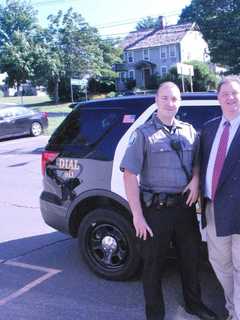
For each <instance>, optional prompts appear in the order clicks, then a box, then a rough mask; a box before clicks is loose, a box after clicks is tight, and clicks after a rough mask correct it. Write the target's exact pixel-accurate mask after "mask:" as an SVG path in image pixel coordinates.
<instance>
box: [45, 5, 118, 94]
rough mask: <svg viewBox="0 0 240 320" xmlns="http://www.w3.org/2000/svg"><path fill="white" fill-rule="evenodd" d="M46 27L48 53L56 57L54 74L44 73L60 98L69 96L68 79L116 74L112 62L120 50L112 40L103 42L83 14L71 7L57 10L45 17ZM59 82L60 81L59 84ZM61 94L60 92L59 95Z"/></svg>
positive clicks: (97, 77) (115, 59) (106, 76)
mask: <svg viewBox="0 0 240 320" xmlns="http://www.w3.org/2000/svg"><path fill="white" fill-rule="evenodd" d="M48 20H49V27H48V29H47V30H46V34H45V43H46V45H47V47H48V50H49V56H50V57H53V60H55V59H56V58H57V60H58V63H57V66H58V68H57V72H55V71H54V77H52V75H51V74H50V75H49V74H47V77H48V80H49V83H50V86H49V88H54V92H55V93H56V92H57V87H58V86H59V87H61V88H62V90H61V92H59V95H60V99H64V98H65V99H69V98H70V79H71V78H80V79H81V78H82V77H83V76H86V75H89V76H90V77H91V78H96V79H100V78H102V77H104V78H107V79H112V78H113V77H115V76H116V73H115V72H113V71H112V64H113V63H114V62H119V61H120V58H119V57H120V51H119V49H117V48H116V46H115V44H114V42H113V41H110V40H109V41H104V40H102V39H101V38H100V36H99V34H98V32H97V30H96V29H95V28H92V27H91V26H89V25H88V24H87V23H86V22H85V20H84V19H83V17H82V16H81V15H80V14H79V13H76V12H74V11H73V9H72V8H70V9H69V10H68V11H67V12H66V13H65V14H64V13H63V12H62V11H59V12H58V13H57V15H55V16H54V15H51V16H49V18H48ZM49 71H51V73H52V70H51V68H50V69H49ZM61 82H62V83H61ZM61 93H63V95H62V94H61Z"/></svg>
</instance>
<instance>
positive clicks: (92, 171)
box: [40, 93, 221, 280]
mask: <svg viewBox="0 0 240 320" xmlns="http://www.w3.org/2000/svg"><path fill="white" fill-rule="evenodd" d="M156 109H157V106H156V104H155V100H154V96H129V97H118V98H112V99H104V100H95V101H86V102H81V103H78V104H77V105H76V106H75V108H74V109H73V111H72V112H71V113H70V114H69V115H68V116H67V118H66V119H65V120H64V121H63V123H62V124H61V125H60V126H59V127H58V128H57V129H56V130H55V132H54V133H53V135H52V136H51V138H50V140H49V141H48V144H47V146H46V148H45V151H44V152H43V154H42V174H43V191H42V193H41V196H40V207H41V213H42V216H43V219H44V220H45V222H46V223H47V224H48V225H50V226H51V227H53V228H55V229H57V230H60V231H62V232H64V233H67V234H70V235H71V236H72V237H74V238H75V237H77V238H78V239H79V247H80V249H79V250H80V252H81V254H82V255H83V257H84V259H85V261H86V262H87V264H88V265H89V267H90V268H91V269H92V270H93V271H94V272H95V273H97V274H98V275H100V276H102V277H105V278H107V279H111V280H123V279H127V278H130V277H131V276H133V275H134V274H135V273H136V271H137V269H138V268H139V265H140V258H139V254H138V251H137V248H136V238H135V231H134V228H133V225H132V219H131V213H130V209H129V205H128V202H127V200H126V195H125V192H124V186H123V179H122V172H121V171H120V169H119V165H120V162H121V160H122V157H123V154H124V152H125V149H126V147H127V145H128V140H129V137H130V135H131V133H132V132H133V131H134V130H135V129H136V128H137V127H139V126H140V125H141V124H143V123H144V122H145V121H147V120H148V119H149V118H150V117H151V115H152V113H153V112H154V111H155V110H156ZM220 114H221V110H220V107H219V104H218V101H217V96H216V93H186V94H183V95H182V102H181V107H180V109H179V112H178V114H177V118H178V119H180V120H182V121H186V122H189V123H191V124H192V125H193V126H194V127H195V128H196V129H197V130H200V128H201V126H202V124H203V123H204V122H206V121H207V120H209V119H211V118H214V117H216V116H218V115H220Z"/></svg>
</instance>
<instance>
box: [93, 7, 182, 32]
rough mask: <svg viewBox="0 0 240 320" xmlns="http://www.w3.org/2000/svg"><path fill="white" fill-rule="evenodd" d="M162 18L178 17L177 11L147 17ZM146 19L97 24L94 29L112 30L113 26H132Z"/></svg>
mask: <svg viewBox="0 0 240 320" xmlns="http://www.w3.org/2000/svg"><path fill="white" fill-rule="evenodd" d="M161 15H162V16H164V17H174V16H178V15H179V11H171V12H169V13H165V14H163V13H162V14H158V15H156V14H155V15H148V16H151V17H153V18H157V17H159V16H161ZM143 18H146V16H143V17H140V18H134V19H129V20H120V21H113V22H109V23H107V24H99V25H95V27H96V28H98V29H105V28H112V27H115V26H122V25H127V24H132V23H135V22H138V21H139V20H141V19H143Z"/></svg>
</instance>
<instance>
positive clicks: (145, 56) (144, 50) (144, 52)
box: [143, 49, 149, 61]
mask: <svg viewBox="0 0 240 320" xmlns="http://www.w3.org/2000/svg"><path fill="white" fill-rule="evenodd" d="M143 60H146V61H148V60H149V50H148V49H143Z"/></svg>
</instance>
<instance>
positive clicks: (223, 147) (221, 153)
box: [212, 121, 230, 200]
mask: <svg viewBox="0 0 240 320" xmlns="http://www.w3.org/2000/svg"><path fill="white" fill-rule="evenodd" d="M223 125H224V129H223V132H222V135H221V138H220V141H219V145H218V150H217V155H216V160H215V164H214V168H213V177H212V200H214V197H215V194H216V190H217V185H218V181H219V177H220V174H221V171H222V168H223V164H224V160H225V158H226V154H227V144H228V138H229V128H230V123H229V122H228V121H226V122H225V123H224V124H223Z"/></svg>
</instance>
